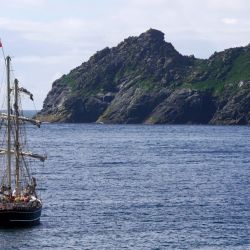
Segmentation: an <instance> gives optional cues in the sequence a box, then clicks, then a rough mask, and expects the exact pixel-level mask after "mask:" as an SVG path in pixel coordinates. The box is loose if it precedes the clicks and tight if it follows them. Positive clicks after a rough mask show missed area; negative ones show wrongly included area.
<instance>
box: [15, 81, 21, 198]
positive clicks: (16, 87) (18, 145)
mask: <svg viewBox="0 0 250 250" xmlns="http://www.w3.org/2000/svg"><path fill="white" fill-rule="evenodd" d="M14 86H15V103H14V110H15V123H16V126H15V135H16V136H15V156H16V194H19V191H20V187H19V183H20V180H19V179H20V170H19V158H20V143H19V109H18V80H17V79H15V82H14Z"/></svg>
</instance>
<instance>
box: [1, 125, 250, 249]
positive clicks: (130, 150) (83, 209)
mask: <svg viewBox="0 0 250 250" xmlns="http://www.w3.org/2000/svg"><path fill="white" fill-rule="evenodd" d="M27 134H29V135H30V136H29V138H28V139H29V145H30V148H31V149H32V150H33V151H35V152H40V153H45V154H47V156H48V160H47V161H46V163H45V164H44V165H43V164H40V163H39V162H37V164H35V165H34V166H33V167H32V169H31V171H32V173H33V174H34V175H35V176H36V178H37V182H38V186H39V194H40V195H41V198H42V201H43V212H42V217H41V224H40V225H39V226H36V227H31V228H21V229H20V228H14V229H0V249H1V250H5V249H6V250H8V249H15V250H16V249H32V250H36V249H38V250H39V249H58V250H63V249H86V250H87V249H93V250H99V249H100V250H103V249H107V250H113V249H114V250H120V249H142V250H147V249H152V250H160V249H236V250H240V249H242V250H243V249H244V250H245V249H250V127H248V126H193V125H105V124H43V126H42V127H41V129H39V130H37V129H36V128H35V127H33V126H31V125H28V126H27Z"/></svg>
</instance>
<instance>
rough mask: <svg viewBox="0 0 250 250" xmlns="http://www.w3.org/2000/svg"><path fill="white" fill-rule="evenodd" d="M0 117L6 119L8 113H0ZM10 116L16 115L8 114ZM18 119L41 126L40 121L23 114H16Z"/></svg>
mask: <svg viewBox="0 0 250 250" xmlns="http://www.w3.org/2000/svg"><path fill="white" fill-rule="evenodd" d="M0 118H2V119H8V115H7V114H5V113H1V114H0ZM10 118H14V119H16V116H15V115H10ZM18 119H19V120H21V121H24V122H30V123H32V124H34V125H36V126H37V127H39V128H40V126H41V122H40V121H38V120H35V119H31V118H28V117H24V116H18Z"/></svg>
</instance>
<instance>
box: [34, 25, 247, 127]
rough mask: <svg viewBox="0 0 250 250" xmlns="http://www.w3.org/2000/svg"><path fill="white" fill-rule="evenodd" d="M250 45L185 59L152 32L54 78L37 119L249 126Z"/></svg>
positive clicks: (162, 35)
mask: <svg viewBox="0 0 250 250" xmlns="http://www.w3.org/2000/svg"><path fill="white" fill-rule="evenodd" d="M249 65H250V46H249V45H248V46H246V47H240V48H234V49H228V50H225V51H223V52H219V53H214V54H213V55H212V56H211V57H210V58H209V59H206V60H202V59H197V58H195V57H194V56H183V55H181V54H180V53H179V52H178V51H176V50H175V48H174V47H173V45H172V44H171V43H168V42H165V41H164V34H163V33H162V32H161V31H158V30H154V29H150V30H148V31H147V32H145V33H143V34H141V35H140V36H138V37H129V38H127V39H125V40H124V41H123V42H121V43H120V44H118V46H117V47H114V48H105V49H103V50H101V51H99V52H97V53H96V54H95V55H93V56H92V57H91V58H90V59H89V61H87V62H85V63H83V64H82V65H80V66H79V67H77V68H75V69H73V70H72V71H71V72H70V73H69V74H67V75H63V76H62V77H61V78H60V79H58V80H56V81H55V82H54V83H53V85H52V89H51V91H50V92H49V93H48V96H47V97H46V99H45V101H44V105H43V109H42V110H41V112H40V113H39V114H38V115H37V116H38V118H40V119H41V120H45V121H52V122H103V123H150V124H164V123H173V124H183V123H191V124H208V123H210V124H248V123H249V122H250V117H249V112H248V110H249V106H250V96H249V94H248V93H249V88H250V87H249V85H250V84H249V80H250V75H249Z"/></svg>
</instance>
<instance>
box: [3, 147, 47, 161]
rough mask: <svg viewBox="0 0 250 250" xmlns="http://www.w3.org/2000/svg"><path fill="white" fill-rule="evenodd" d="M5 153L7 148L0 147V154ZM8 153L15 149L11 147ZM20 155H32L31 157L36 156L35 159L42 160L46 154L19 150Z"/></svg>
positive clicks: (45, 157)
mask: <svg viewBox="0 0 250 250" xmlns="http://www.w3.org/2000/svg"><path fill="white" fill-rule="evenodd" d="M6 153H7V150H6V149H4V148H0V155H1V154H6ZM10 153H11V154H14V153H15V151H14V150H13V149H12V150H10ZM19 154H20V155H23V156H28V157H32V158H36V159H39V160H40V161H42V162H44V161H45V160H46V159H47V156H46V155H39V154H34V153H32V152H22V151H21V152H19Z"/></svg>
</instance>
